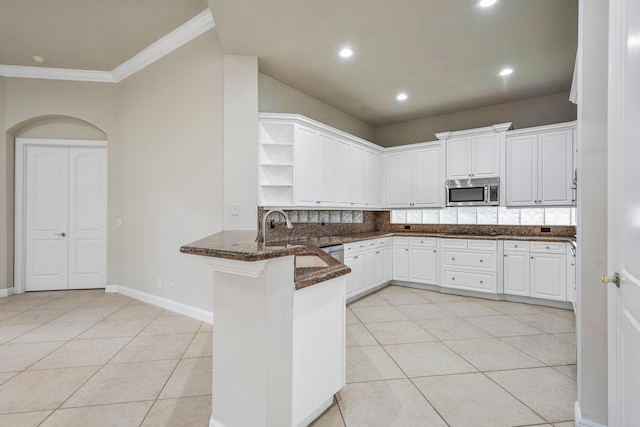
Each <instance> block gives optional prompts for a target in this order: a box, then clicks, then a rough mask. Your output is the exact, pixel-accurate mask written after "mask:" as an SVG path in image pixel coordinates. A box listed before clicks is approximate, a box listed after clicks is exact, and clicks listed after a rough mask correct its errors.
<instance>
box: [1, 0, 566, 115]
mask: <svg viewBox="0 0 640 427" xmlns="http://www.w3.org/2000/svg"><path fill="white" fill-rule="evenodd" d="M209 6H210V8H211V12H212V14H213V18H214V21H215V23H216V31H217V32H218V36H219V38H220V41H221V44H222V47H223V49H224V51H225V53H231V54H246V55H255V56H258V58H259V64H260V71H261V72H263V73H265V74H267V75H269V76H271V77H273V78H275V79H277V80H280V81H282V82H283V83H285V84H288V85H290V86H292V87H294V88H296V89H298V90H300V91H302V92H305V93H307V94H309V95H311V96H313V97H315V98H318V99H320V100H322V101H324V102H326V103H328V104H330V105H333V106H334V107H336V108H338V109H340V110H342V111H345V112H347V113H349V114H352V115H353V116H355V117H358V118H360V119H361V120H363V121H365V122H368V123H370V124H371V125H373V126H380V125H384V124H388V123H395V122H401V121H404V120H409V119H413V118H419V117H427V116H433V115H438V114H445V113H449V112H455V111H461V110H466V109H471V108H477V107H482V106H487V105H494V104H498V103H502V102H509V101H515V100H520V99H524V98H529V97H533V96H540V95H546V94H551V93H558V92H562V91H568V90H569V89H570V86H571V78H572V74H573V65H574V60H575V53H576V47H577V38H578V34H577V32H578V29H577V25H578V24H577V22H578V16H577V15H578V0H500V1H499V2H498V4H497V5H496V6H494V7H493V8H490V9H479V8H478V7H476V6H475V0H387V1H378V0H373V1H372V0H349V1H338V0H323V1H304V0H268V1H265V0H233V1H230V0H209ZM206 8H207V2H206V0H135V1H131V0H126V1H125V0H56V1H44V0H2V6H1V8H0V64H4V65H19V66H35V65H37V64H36V63H35V62H33V58H32V56H33V55H42V56H45V57H46V58H47V59H48V60H47V62H46V63H45V64H44V65H43V66H44V67H52V68H67V69H82V70H101V71H109V70H113V69H115V68H116V67H118V66H119V65H120V64H122V63H124V62H125V61H127V60H128V59H130V58H131V57H132V56H134V55H135V54H137V53H138V52H140V51H142V50H143V49H145V48H146V47H147V46H148V45H149V44H151V43H152V42H154V41H156V40H158V39H159V38H161V37H163V36H164V35H166V34H168V33H169V32H171V31H172V30H174V29H176V28H177V27H179V26H180V25H182V24H183V23H185V22H187V21H188V20H190V19H191V18H193V17H194V16H196V15H197V14H198V13H199V12H201V11H202V10H204V9H206ZM345 45H350V46H352V47H353V48H354V49H355V50H356V55H355V56H354V57H353V58H351V59H350V60H343V59H341V58H339V57H338V56H337V51H338V50H339V49H340V48H341V47H343V46H345ZM504 66H511V67H514V68H515V69H516V71H515V73H514V74H513V75H511V76H510V77H508V78H506V79H503V78H500V77H498V76H497V73H498V71H499V70H500V69H501V68H502V67H504ZM400 91H405V92H407V93H408V95H409V99H408V100H407V101H405V102H404V103H398V102H397V101H396V100H395V95H396V94H397V93H398V92H400Z"/></svg>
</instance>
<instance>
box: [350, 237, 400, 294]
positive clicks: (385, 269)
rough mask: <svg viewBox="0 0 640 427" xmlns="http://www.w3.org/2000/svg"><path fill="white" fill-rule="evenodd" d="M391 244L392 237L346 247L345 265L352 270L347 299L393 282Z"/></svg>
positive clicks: (351, 244) (355, 243)
mask: <svg viewBox="0 0 640 427" xmlns="http://www.w3.org/2000/svg"><path fill="white" fill-rule="evenodd" d="M391 242H392V240H391V237H379V238H375V239H370V240H363V241H358V242H352V243H348V244H345V245H344V264H345V265H346V266H348V267H349V268H351V274H350V275H348V276H347V283H346V296H347V298H349V297H352V296H355V295H357V294H359V293H362V292H364V291H366V290H368V289H371V288H373V287H375V286H378V285H381V284H383V283H386V282H388V281H390V280H391V277H392V274H391V272H392V262H393V261H392V255H391V254H392V252H391V250H392V247H391Z"/></svg>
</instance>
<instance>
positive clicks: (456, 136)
mask: <svg viewBox="0 0 640 427" xmlns="http://www.w3.org/2000/svg"><path fill="white" fill-rule="evenodd" d="M509 127H511V123H502V124H497V125H493V126H489V127H484V128H478V129H469V130H464V131H456V132H442V133H437V134H436V137H437V138H438V139H440V140H443V141H445V146H446V153H447V154H446V158H447V160H446V164H447V171H446V176H447V179H472V178H494V177H499V176H500V143H501V141H502V140H504V133H505V132H506V130H507V129H509Z"/></svg>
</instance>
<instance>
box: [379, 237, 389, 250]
mask: <svg viewBox="0 0 640 427" xmlns="http://www.w3.org/2000/svg"><path fill="white" fill-rule="evenodd" d="M390 245H391V237H379V238H377V239H376V247H378V248H384V247H386V246H390Z"/></svg>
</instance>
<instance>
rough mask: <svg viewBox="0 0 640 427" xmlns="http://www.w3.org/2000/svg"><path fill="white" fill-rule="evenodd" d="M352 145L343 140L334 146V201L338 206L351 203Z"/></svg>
mask: <svg viewBox="0 0 640 427" xmlns="http://www.w3.org/2000/svg"><path fill="white" fill-rule="evenodd" d="M350 183H351V145H349V143H348V142H347V141H344V140H342V139H336V140H335V142H334V144H333V201H334V204H335V205H336V206H349V203H350V202H351V191H350V189H351V184H350Z"/></svg>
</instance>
